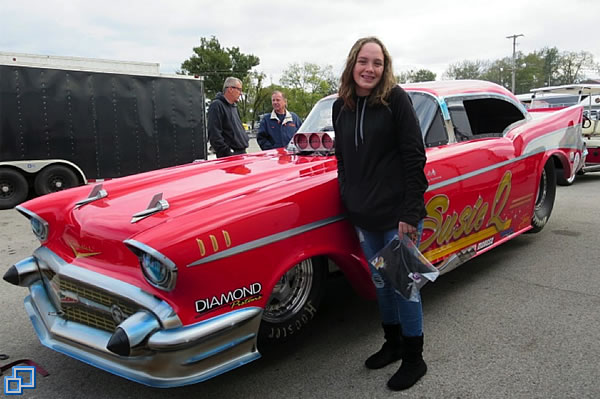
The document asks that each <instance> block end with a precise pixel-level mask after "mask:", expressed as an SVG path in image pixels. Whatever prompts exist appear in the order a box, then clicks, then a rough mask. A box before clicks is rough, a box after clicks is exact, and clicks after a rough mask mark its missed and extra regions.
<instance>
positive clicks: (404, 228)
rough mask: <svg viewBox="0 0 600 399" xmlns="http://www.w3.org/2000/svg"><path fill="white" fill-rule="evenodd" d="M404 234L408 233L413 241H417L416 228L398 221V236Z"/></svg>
mask: <svg viewBox="0 0 600 399" xmlns="http://www.w3.org/2000/svg"><path fill="white" fill-rule="evenodd" d="M404 234H407V235H408V238H410V239H411V240H412V241H413V242H415V243H416V242H417V228H416V227H415V226H413V225H410V224H408V223H404V222H399V223H398V237H400V238H402V236H403V235H404Z"/></svg>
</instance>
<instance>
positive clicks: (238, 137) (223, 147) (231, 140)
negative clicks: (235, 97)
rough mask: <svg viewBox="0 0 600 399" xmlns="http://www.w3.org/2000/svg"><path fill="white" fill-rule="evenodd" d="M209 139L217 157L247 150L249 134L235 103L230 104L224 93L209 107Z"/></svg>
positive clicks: (218, 95)
mask: <svg viewBox="0 0 600 399" xmlns="http://www.w3.org/2000/svg"><path fill="white" fill-rule="evenodd" d="M207 119H208V121H207V125H208V140H209V141H210V145H212V147H213V149H214V150H215V153H216V154H217V157H219V158H220V157H225V156H228V155H232V154H235V153H238V154H239V153H240V152H245V150H246V148H248V135H247V134H246V131H245V130H244V126H243V125H242V121H241V120H240V115H239V114H238V110H237V107H236V105H235V104H230V103H229V102H228V101H227V99H226V98H225V96H224V95H223V94H222V93H218V94H217V97H216V98H215V99H214V100H213V101H212V102H211V103H210V106H209V107H208V118H207Z"/></svg>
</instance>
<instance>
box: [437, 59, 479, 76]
mask: <svg viewBox="0 0 600 399" xmlns="http://www.w3.org/2000/svg"><path fill="white" fill-rule="evenodd" d="M486 71H487V62H486V61H481V60H476V61H468V60H465V61H460V62H457V63H454V64H450V65H449V66H448V69H446V72H444V77H445V78H446V79H456V80H458V79H481V78H482V75H483V74H484V73H485V72H486Z"/></svg>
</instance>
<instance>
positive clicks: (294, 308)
mask: <svg viewBox="0 0 600 399" xmlns="http://www.w3.org/2000/svg"><path fill="white" fill-rule="evenodd" d="M327 270H328V269H327V260H326V258H321V257H315V258H309V259H306V260H304V261H302V262H300V263H298V264H297V265H295V266H294V267H292V268H291V269H290V270H289V271H288V272H286V273H285V274H284V275H283V276H282V277H281V279H280V280H279V281H278V282H277V284H276V285H275V287H274V288H273V292H272V294H271V297H270V298H269V302H268V303H267V305H266V306H265V310H264V312H263V316H262V322H261V325H260V332H259V338H260V340H261V342H266V343H268V342H283V341H285V340H287V339H289V338H290V337H291V336H293V335H294V334H298V332H299V331H301V330H302V329H304V327H306V326H307V325H308V324H309V323H310V321H311V320H312V319H313V318H314V317H315V314H316V312H317V308H318V307H319V303H320V302H321V298H322V296H323V291H324V288H325V280H326V278H327Z"/></svg>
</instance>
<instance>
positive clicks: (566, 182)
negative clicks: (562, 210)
mask: <svg viewBox="0 0 600 399" xmlns="http://www.w3.org/2000/svg"><path fill="white" fill-rule="evenodd" d="M575 176H577V173H573V176H571V177H569V178H568V179H567V178H565V175H564V171H563V169H562V168H560V169H556V184H558V185H559V186H570V185H572V184H573V183H574V182H575Z"/></svg>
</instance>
